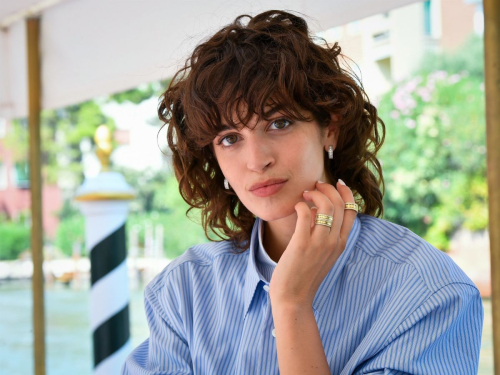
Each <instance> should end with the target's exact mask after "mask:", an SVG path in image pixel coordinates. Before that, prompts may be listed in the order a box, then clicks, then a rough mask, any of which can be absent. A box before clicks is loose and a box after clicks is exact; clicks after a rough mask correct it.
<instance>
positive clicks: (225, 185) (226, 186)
mask: <svg viewBox="0 0 500 375" xmlns="http://www.w3.org/2000/svg"><path fill="white" fill-rule="evenodd" d="M224 188H225V189H226V190H229V181H228V180H227V178H226V177H224Z"/></svg>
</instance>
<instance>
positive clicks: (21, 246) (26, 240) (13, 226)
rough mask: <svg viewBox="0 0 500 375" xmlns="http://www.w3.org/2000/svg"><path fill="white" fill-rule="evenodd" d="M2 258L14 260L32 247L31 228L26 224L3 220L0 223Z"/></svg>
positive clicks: (0, 254) (0, 253) (0, 250)
mask: <svg viewBox="0 0 500 375" xmlns="http://www.w3.org/2000/svg"><path fill="white" fill-rule="evenodd" d="M0 238H1V241H0V260H14V259H17V258H18V257H19V255H20V254H21V253H22V252H23V251H25V250H29V249H30V241H31V240H30V228H29V227H27V226H26V225H24V224H20V223H14V222H3V223H2V225H0Z"/></svg>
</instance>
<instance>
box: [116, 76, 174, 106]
mask: <svg viewBox="0 0 500 375" xmlns="http://www.w3.org/2000/svg"><path fill="white" fill-rule="evenodd" d="M169 84H170V80H169V79H167V80H162V81H159V82H153V83H148V84H145V85H141V86H139V87H136V88H133V89H130V90H127V91H123V92H119V93H116V94H113V95H110V97H109V99H108V101H111V102H116V103H119V104H121V103H125V102H130V103H134V104H140V103H141V102H143V101H144V100H148V99H150V98H152V97H153V96H155V97H159V96H160V95H161V93H162V91H163V90H164V89H165V88H167V86H168V85H169Z"/></svg>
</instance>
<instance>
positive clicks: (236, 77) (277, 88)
mask: <svg viewBox="0 0 500 375" xmlns="http://www.w3.org/2000/svg"><path fill="white" fill-rule="evenodd" d="M244 18H248V19H249V21H248V23H247V24H246V25H245V24H243V22H242V21H243V19H244ZM315 41H320V42H321V44H319V43H317V42H315ZM339 55H340V56H342V57H343V56H344V55H342V54H341V49H340V46H339V45H338V43H335V44H334V45H333V46H330V45H329V44H328V43H327V42H326V41H325V40H324V39H322V38H318V37H314V36H312V35H310V32H309V29H308V26H307V23H306V21H305V20H304V19H303V18H301V17H299V16H296V15H294V14H291V13H288V12H284V11H278V10H271V11H266V12H264V13H261V14H258V15H256V16H254V17H252V16H249V15H241V16H238V17H237V18H236V19H235V20H234V22H233V23H231V24H229V25H227V26H225V27H223V28H222V29H221V30H219V31H218V32H216V33H215V34H214V35H213V36H211V37H210V38H209V39H208V40H207V41H205V42H203V43H201V44H199V45H198V46H197V47H196V48H195V49H194V51H193V53H192V55H191V56H190V57H189V58H188V59H187V60H186V62H185V64H184V67H183V68H182V69H180V70H179V71H178V72H177V73H176V74H175V75H174V77H173V78H172V80H171V81H170V85H169V86H168V88H167V89H166V91H165V92H164V93H163V94H162V96H161V97H160V102H159V105H158V116H159V118H160V119H161V120H162V121H163V122H164V124H165V125H168V130H167V141H168V145H169V147H170V149H171V151H172V162H173V167H174V172H175V176H176V178H177V181H178V182H179V192H180V194H181V196H182V198H183V199H184V200H185V201H186V202H187V203H188V204H189V206H190V208H189V209H188V210H187V212H186V215H188V214H189V212H190V211H191V210H192V209H193V208H198V209H200V210H201V222H202V225H203V228H204V230H205V235H206V237H207V239H208V240H210V241H224V240H231V242H232V243H233V245H234V249H235V250H236V252H238V253H239V252H243V251H245V250H246V249H247V248H248V245H249V240H250V235H251V231H252V227H253V225H254V221H255V216H254V215H253V214H252V213H251V212H250V211H249V210H248V209H247V208H246V207H245V206H244V205H243V204H242V203H241V201H240V200H239V198H238V196H237V195H236V194H235V192H234V191H232V190H226V189H224V188H223V181H224V176H223V174H222V171H221V169H220V167H219V165H218V162H217V160H216V157H215V153H214V149H213V145H212V141H213V140H214V138H215V137H216V135H217V134H218V133H219V132H220V131H221V130H222V127H223V124H228V125H229V126H230V127H232V128H238V129H239V128H241V124H243V126H246V125H244V124H247V123H248V121H249V119H250V118H251V117H252V116H253V115H254V114H255V115H257V116H258V118H259V119H261V118H263V119H265V120H269V117H270V114H271V113H274V112H273V111H272V110H269V109H268V110H267V112H266V111H265V108H271V109H274V111H275V110H280V111H282V112H283V113H286V114H287V115H288V116H290V117H291V119H295V120H301V121H311V120H316V121H317V123H318V124H319V126H320V127H322V128H324V127H326V126H328V124H329V123H330V121H331V115H330V114H331V113H332V114H337V115H340V116H341V117H340V118H341V120H340V122H339V124H338V126H339V135H338V142H337V147H336V148H335V150H334V157H333V159H332V160H330V159H329V158H325V161H324V167H325V173H326V175H327V177H328V180H329V182H330V183H333V182H334V181H337V179H339V178H341V179H342V180H343V181H344V182H345V183H346V184H347V186H349V187H350V188H351V190H352V191H353V194H354V197H355V200H356V202H357V203H358V204H359V206H360V208H361V210H360V212H362V213H364V214H367V215H373V216H382V215H383V204H382V198H383V194H384V192H385V184H384V179H383V177H382V168H381V165H380V163H379V161H378V159H377V158H376V154H377V152H378V150H379V149H380V147H381V146H382V143H383V142H384V139H385V125H384V122H383V121H382V120H381V119H380V118H379V117H378V116H377V109H376V108H375V107H374V106H373V105H372V104H371V103H370V101H369V99H368V97H367V95H366V93H365V91H364V89H363V86H362V84H361V82H359V79H357V77H356V75H355V74H353V73H351V72H350V71H348V70H345V69H343V68H341V66H340V64H339ZM241 104H243V105H244V106H245V108H246V109H247V110H246V111H245V115H242V113H241V112H240V111H239V108H240V105H241ZM235 109H237V110H236V113H237V121H236V122H235V121H234V120H235V119H234V118H233V114H234V112H235ZM304 111H306V113H310V114H311V115H312V118H308V117H305V116H304V115H303V113H304ZM301 112H302V114H301ZM377 124H380V126H381V129H380V130H379V129H378V126H377ZM380 132H381V135H380ZM370 166H372V167H373V171H372V170H370ZM380 185H382V187H383V192H381V190H380V189H379V186H380ZM209 230H210V231H212V233H215V235H216V236H218V237H219V238H220V240H216V239H212V238H210V236H209ZM217 231H220V232H222V234H223V235H221V234H220V233H218V232H217ZM238 250H241V251H238Z"/></svg>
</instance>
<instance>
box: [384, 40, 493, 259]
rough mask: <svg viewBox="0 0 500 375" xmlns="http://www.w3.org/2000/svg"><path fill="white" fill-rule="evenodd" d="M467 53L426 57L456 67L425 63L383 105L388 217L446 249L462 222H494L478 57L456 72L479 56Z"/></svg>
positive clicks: (479, 225)
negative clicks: (489, 208) (489, 204)
mask: <svg viewBox="0 0 500 375" xmlns="http://www.w3.org/2000/svg"><path fill="white" fill-rule="evenodd" d="M469 43H470V42H469ZM479 44H481V43H479ZM465 48H466V49H467V48H469V49H470V48H471V47H470V46H467V45H466V46H465ZM468 53H471V52H470V50H460V51H457V53H456V54H455V55H452V56H451V57H450V56H448V55H446V56H444V57H440V58H439V59H438V58H436V59H435V61H433V62H432V63H430V62H429V61H427V62H425V61H424V64H423V66H426V67H428V66H431V67H433V68H436V67H442V66H444V67H447V68H449V69H450V70H451V72H447V71H445V70H434V71H432V72H428V68H426V69H422V72H423V73H418V74H416V75H415V76H414V77H413V78H411V79H409V80H406V81H404V82H401V83H400V84H398V85H397V86H396V87H395V88H394V89H393V90H391V91H390V92H389V93H387V94H386V95H385V96H384V97H383V98H382V100H381V101H380V103H379V107H378V109H379V116H380V117H381V118H382V119H383V120H384V123H385V125H386V130H387V135H386V141H385V144H384V146H383V147H382V149H381V151H380V153H379V159H380V160H382V163H383V170H384V178H385V180H386V184H387V185H386V187H387V190H386V195H385V197H384V206H385V217H384V218H385V219H387V220H389V221H393V222H396V223H398V224H401V225H403V226H405V227H408V228H409V229H411V230H412V231H413V232H415V233H416V234H418V235H420V236H421V237H423V238H425V239H426V240H427V241H429V242H430V243H431V244H433V245H434V246H436V247H438V248H440V249H442V250H447V249H448V247H449V239H450V237H451V235H452V234H453V232H454V231H455V230H457V229H458V228H460V227H465V228H468V229H470V230H482V229H486V227H487V214H486V213H487V207H486V204H487V186H486V185H487V184H486V155H485V152H486V147H485V117H484V82H483V79H482V76H481V74H480V73H479V71H478V70H477V69H478V67H477V66H476V65H475V63H474V64H472V65H473V66H472V68H471V69H472V70H473V71H474V74H470V73H469V71H468V70H461V71H459V72H457V71H456V69H461V68H463V67H466V66H467V64H468V63H470V61H472V60H471V59H468V58H465V57H467V56H468ZM453 56H455V57H456V59H455V60H453ZM457 56H458V57H457ZM475 57H477V56H475ZM438 60H440V61H441V65H439V64H438V63H437V62H436V61H438ZM427 63H428V64H427ZM474 69H476V70H474Z"/></svg>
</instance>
